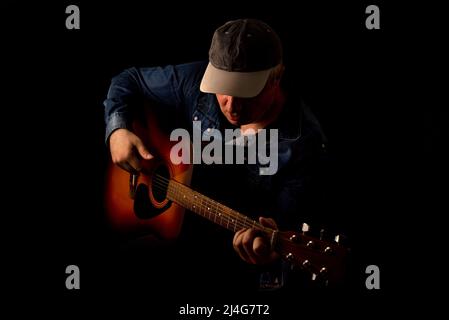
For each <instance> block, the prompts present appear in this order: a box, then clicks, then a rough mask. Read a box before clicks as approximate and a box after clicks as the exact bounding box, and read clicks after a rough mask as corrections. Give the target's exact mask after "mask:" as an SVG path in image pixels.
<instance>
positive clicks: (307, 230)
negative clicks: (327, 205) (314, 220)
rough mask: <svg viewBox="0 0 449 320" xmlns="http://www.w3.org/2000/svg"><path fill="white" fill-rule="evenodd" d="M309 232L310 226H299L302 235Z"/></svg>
mask: <svg viewBox="0 0 449 320" xmlns="http://www.w3.org/2000/svg"><path fill="white" fill-rule="evenodd" d="M309 230H310V226H309V225H308V224H307V223H305V222H304V223H303V224H302V226H301V231H302V233H303V234H306V233H307V232H309Z"/></svg>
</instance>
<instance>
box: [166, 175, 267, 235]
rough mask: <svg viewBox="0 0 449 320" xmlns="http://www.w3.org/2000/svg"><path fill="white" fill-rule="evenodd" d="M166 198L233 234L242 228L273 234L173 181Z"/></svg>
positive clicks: (256, 223) (258, 224)
mask: <svg viewBox="0 0 449 320" xmlns="http://www.w3.org/2000/svg"><path fill="white" fill-rule="evenodd" d="M167 198H168V199H169V200H172V201H174V202H176V203H177V204H179V205H180V206H182V207H184V208H186V209H188V210H190V211H192V212H194V213H196V214H198V215H200V216H202V217H204V218H206V219H208V220H210V221H212V222H214V223H215V224H218V225H220V226H222V227H224V228H226V229H228V230H231V231H233V232H236V231H238V230H240V229H244V228H254V229H258V230H261V231H263V232H266V233H268V234H271V233H272V232H273V229H270V228H266V227H264V226H263V225H262V224H260V223H259V222H257V221H255V220H252V219H250V218H248V217H247V216H245V215H243V214H241V213H239V212H237V211H235V210H232V209H231V208H229V207H227V206H225V205H222V204H221V203H219V202H217V201H215V200H213V199H211V198H209V197H206V196H204V195H202V194H201V193H199V192H197V191H195V190H192V189H190V188H189V187H187V186H185V185H183V184H181V183H179V182H177V181H175V180H170V182H169V184H168V189H167Z"/></svg>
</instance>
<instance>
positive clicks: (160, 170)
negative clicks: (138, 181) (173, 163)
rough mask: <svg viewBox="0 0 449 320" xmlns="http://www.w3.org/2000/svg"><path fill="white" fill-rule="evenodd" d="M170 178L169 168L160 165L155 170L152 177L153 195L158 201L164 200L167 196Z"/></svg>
mask: <svg viewBox="0 0 449 320" xmlns="http://www.w3.org/2000/svg"><path fill="white" fill-rule="evenodd" d="M169 180H170V173H169V171H168V168H167V167H166V166H164V165H160V166H159V167H157V168H156V170H155V171H154V174H153V177H152V181H151V184H152V187H153V188H152V189H153V197H154V200H156V202H162V201H164V200H165V198H166V197H167V187H168V181H169Z"/></svg>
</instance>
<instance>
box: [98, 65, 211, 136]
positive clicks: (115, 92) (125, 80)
mask: <svg viewBox="0 0 449 320" xmlns="http://www.w3.org/2000/svg"><path fill="white" fill-rule="evenodd" d="M203 65H204V63H191V64H184V65H178V66H173V65H169V66H165V67H153V68H129V69H126V70H124V71H123V72H122V73H120V74H118V75H117V76H115V77H114V78H113V79H112V81H111V85H110V87H109V91H108V94H107V98H106V100H105V101H104V106H105V114H104V115H105V122H106V137H105V138H106V141H107V140H108V138H109V136H110V135H111V133H112V132H113V131H114V130H116V129H119V128H129V127H130V123H131V121H132V115H133V113H134V112H133V108H135V107H136V106H137V105H139V103H138V102H139V101H142V100H143V99H148V100H150V101H153V102H156V103H158V104H161V105H164V106H168V107H173V108H174V111H179V109H180V108H182V107H185V106H186V104H189V103H188V101H187V100H188V98H189V97H190V96H191V93H192V91H193V90H194V89H195V88H198V86H199V81H200V80H201V76H202V74H203V69H204V67H203Z"/></svg>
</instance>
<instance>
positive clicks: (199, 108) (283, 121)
mask: <svg viewBox="0 0 449 320" xmlns="http://www.w3.org/2000/svg"><path fill="white" fill-rule="evenodd" d="M206 66H207V62H195V63H188V64H182V65H175V66H173V65H169V66H166V67H153V68H130V69H127V70H125V71H123V72H122V73H120V74H119V75H117V76H115V77H114V78H113V79H112V82H111V86H110V88H109V92H108V95H107V99H106V100H105V101H104V106H105V122H106V141H107V139H108V138H109V136H110V134H111V133H112V132H113V131H114V130H116V129H118V128H130V123H131V121H132V117H133V108H135V107H136V106H138V105H141V104H139V103H136V102H137V101H139V100H140V99H149V100H151V101H154V102H156V103H158V104H161V105H163V106H166V108H171V109H170V112H173V115H174V116H178V117H181V118H182V119H183V120H184V123H186V124H190V125H187V126H188V128H186V129H188V130H192V125H193V121H201V133H202V134H205V135H207V134H208V132H209V131H210V130H209V131H208V130H207V129H208V128H211V129H219V130H221V131H223V129H224V128H225V127H229V126H230V124H229V123H227V121H226V118H225V117H224V116H223V114H222V113H221V110H220V107H219V105H218V102H217V100H216V97H215V95H214V94H207V93H203V92H201V91H200V89H199V86H200V82H201V78H202V76H203V73H204V70H205V68H206ZM270 128H277V129H278V170H277V172H276V173H275V174H274V175H260V174H259V170H260V168H259V165H258V164H255V165H251V164H244V165H233V166H231V165H221V166H217V165H209V166H203V169H204V172H205V173H204V174H203V177H209V178H210V179H212V178H211V175H215V176H214V181H221V182H226V183H225V184H227V183H228V182H229V183H232V182H234V183H235V181H242V180H244V183H240V182H239V183H236V185H238V186H239V187H236V188H232V192H231V191H230V188H229V187H225V186H224V184H223V183H221V186H222V190H221V193H220V190H219V191H218V192H217V193H218V194H221V196H220V197H219V198H223V199H219V200H224V201H225V203H226V204H228V205H229V206H236V208H237V209H241V210H243V211H241V212H242V213H245V214H247V215H249V216H254V217H257V216H262V215H265V216H271V217H273V218H274V219H275V220H276V221H277V222H278V225H279V227H280V228H290V229H291V228H293V227H294V228H296V227H297V226H298V224H299V223H300V222H303V218H305V217H307V216H308V211H309V210H308V209H307V205H306V204H305V203H307V201H308V200H310V199H312V198H310V197H309V196H308V185H309V184H311V183H310V182H311V180H313V176H314V172H316V170H317V166H316V165H315V164H316V163H318V162H319V161H320V159H321V158H322V157H323V155H324V153H325V144H326V138H325V136H324V134H323V132H322V130H321V127H320V124H319V122H318V120H317V119H316V117H315V116H314V115H313V114H312V112H311V111H310V109H309V108H308V107H307V106H305V105H304V104H302V103H301V101H299V99H298V101H295V100H293V101H292V100H290V99H289V97H288V96H287V103H286V105H285V106H284V108H283V111H282V112H281V114H280V116H279V117H278V119H277V120H276V121H275V123H273V124H271V125H270ZM226 166H227V167H226ZM205 167H208V168H205ZM196 170H197V169H195V170H194V172H195V171H196ZM217 172H218V173H217ZM220 172H221V173H220ZM194 178H195V176H194ZM204 187H205V188H206V189H207V188H209V187H210V180H209V181H206V182H205V186H204ZM200 189H201V188H200ZM242 193H243V194H242ZM309 198H310V199H309ZM309 202H310V201H309Z"/></svg>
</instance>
